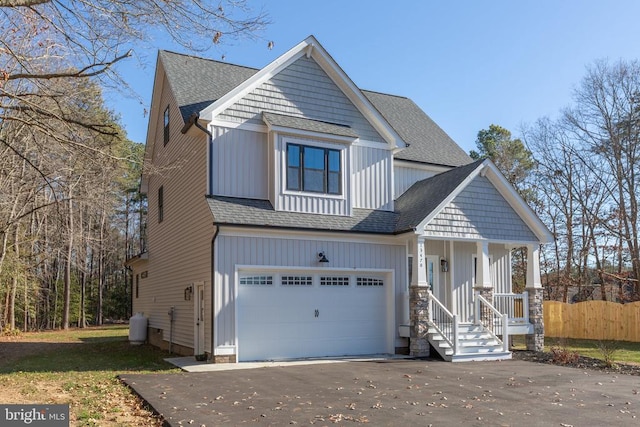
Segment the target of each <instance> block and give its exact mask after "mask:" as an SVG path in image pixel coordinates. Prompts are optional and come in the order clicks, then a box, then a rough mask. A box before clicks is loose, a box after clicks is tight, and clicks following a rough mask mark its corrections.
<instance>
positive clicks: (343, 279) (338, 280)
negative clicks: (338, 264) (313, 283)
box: [320, 276, 349, 286]
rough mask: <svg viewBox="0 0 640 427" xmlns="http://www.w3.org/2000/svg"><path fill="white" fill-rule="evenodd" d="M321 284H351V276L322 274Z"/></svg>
mask: <svg viewBox="0 0 640 427" xmlns="http://www.w3.org/2000/svg"><path fill="white" fill-rule="evenodd" d="M320 286H349V276H321V277H320Z"/></svg>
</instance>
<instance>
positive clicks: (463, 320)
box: [400, 237, 544, 362]
mask: <svg viewBox="0 0 640 427" xmlns="http://www.w3.org/2000/svg"><path fill="white" fill-rule="evenodd" d="M511 247H515V245H512V246H508V245H505V244H495V243H494V244H489V242H487V241H475V242H468V241H466V242H461V241H458V242H452V241H449V242H442V241H434V240H427V239H425V238H422V237H418V238H417V239H416V241H415V247H414V248H415V251H414V253H416V254H417V257H416V258H417V262H416V263H415V266H412V267H415V268H412V273H411V274H410V278H411V279H412V280H411V286H410V289H409V319H408V320H409V321H408V322H407V325H405V326H403V327H401V331H400V335H401V336H405V337H408V338H409V347H410V354H411V355H412V356H417V357H426V356H429V354H430V351H431V349H434V350H435V351H437V352H438V353H439V354H440V356H441V357H442V358H443V359H444V360H448V361H453V362H457V361H471V360H475V361H477V360H498V359H510V358H511V352H510V351H509V342H510V339H509V336H510V335H525V336H526V341H527V348H528V349H530V350H541V349H542V346H543V342H544V327H543V323H542V286H541V284H540V273H539V271H540V269H539V260H538V256H539V253H538V251H539V249H538V245H531V244H529V245H527V246H526V248H527V276H526V290H525V291H524V292H522V293H514V292H513V291H512V278H511V255H510V254H511ZM434 248H442V249H441V250H439V251H438V250H434ZM444 255H446V258H445V256H444Z"/></svg>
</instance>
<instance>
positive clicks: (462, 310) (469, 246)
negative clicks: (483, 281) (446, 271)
mask: <svg viewBox="0 0 640 427" xmlns="http://www.w3.org/2000/svg"><path fill="white" fill-rule="evenodd" d="M453 248H454V251H455V252H454V259H453V260H452V261H449V262H450V264H449V267H450V268H451V269H453V280H454V281H453V283H452V284H451V290H452V301H453V304H454V305H453V307H451V308H452V311H453V313H454V314H458V315H459V316H460V321H462V322H468V321H470V320H471V316H472V312H473V287H474V283H473V270H474V265H473V256H474V255H475V253H476V244H475V243H472V242H453Z"/></svg>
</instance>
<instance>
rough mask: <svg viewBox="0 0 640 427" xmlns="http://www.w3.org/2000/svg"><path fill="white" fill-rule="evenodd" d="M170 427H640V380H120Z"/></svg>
mask: <svg viewBox="0 0 640 427" xmlns="http://www.w3.org/2000/svg"><path fill="white" fill-rule="evenodd" d="M121 378H122V380H123V381H124V382H125V383H126V384H128V385H129V386H130V387H131V388H133V389H134V390H135V391H136V392H137V393H138V394H139V395H140V396H142V397H143V398H144V399H145V400H146V401H147V402H148V403H149V404H150V405H151V406H152V407H153V408H154V409H155V410H156V411H157V412H158V413H160V414H162V416H163V417H164V418H165V420H166V422H167V425H171V426H188V425H194V426H198V427H202V426H207V427H209V426H221V425H225V426H227V425H246V424H258V425H272V426H282V425H309V424H314V425H321V426H325V425H326V426H331V425H341V426H342V425H356V424H360V423H368V424H369V425H375V426H379V425H389V426H397V425H421V426H429V425H433V426H451V425H456V424H464V425H469V426H473V425H476V426H487V425H495V426H512V425H518V426H565V427H567V426H576V427H577V426H630V425H640V419H638V416H640V376H628V375H616V374H605V373H600V372H595V371H584V370H580V369H575V368H565V367H558V366H552V365H544V364H539V363H533V362H525V361H519V360H508V361H501V362H469V363H455V364H454V363H447V362H442V361H437V360H388V361H385V360H377V361H349V362H343V363H326V364H314V365H292V366H279V367H269V368H258V369H240V370H230V371H217V372H198V373H180V374H148V375H147V374H145V375H123V376H122V377H121Z"/></svg>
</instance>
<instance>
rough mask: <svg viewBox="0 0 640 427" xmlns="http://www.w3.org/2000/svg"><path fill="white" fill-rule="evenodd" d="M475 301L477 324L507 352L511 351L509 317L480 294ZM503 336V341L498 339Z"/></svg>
mask: <svg viewBox="0 0 640 427" xmlns="http://www.w3.org/2000/svg"><path fill="white" fill-rule="evenodd" d="M475 296H476V297H475V300H474V304H473V307H474V311H475V313H474V316H473V318H474V319H475V321H476V324H478V323H480V324H482V325H483V326H484V327H485V329H486V330H487V331H488V332H489V333H490V334H491V335H492V336H493V337H494V338H495V339H496V340H497V341H499V342H500V343H501V344H502V348H503V350H504V351H505V352H508V351H509V339H508V336H509V316H508V315H507V314H502V313H500V311H498V310H497V309H496V308H495V307H494V306H493V305H491V303H490V302H489V301H487V300H486V299H485V298H484V297H483V296H482V295H480V293H479V292H476V295H475ZM499 335H501V336H502V339H500V338H498V336H499Z"/></svg>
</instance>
